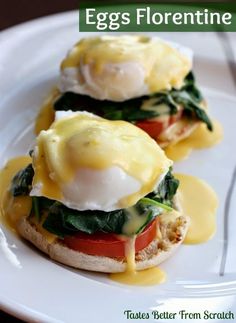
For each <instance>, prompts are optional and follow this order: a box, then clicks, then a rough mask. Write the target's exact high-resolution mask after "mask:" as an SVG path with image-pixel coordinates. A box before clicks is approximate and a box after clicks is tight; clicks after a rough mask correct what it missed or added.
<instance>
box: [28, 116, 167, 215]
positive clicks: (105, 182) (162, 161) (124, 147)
mask: <svg viewBox="0 0 236 323" xmlns="http://www.w3.org/2000/svg"><path fill="white" fill-rule="evenodd" d="M171 165H172V161H170V160H169V159H168V158H167V157H166V156H165V154H164V152H163V150H162V149H161V148H160V147H159V146H158V145H157V144H156V142H155V141H154V140H153V139H151V138H150V137H149V136H148V135H147V134H146V133H145V132H144V131H142V130H141V129H139V128H137V127H135V126H134V125H132V124H130V123H128V122H125V121H109V120H105V119H103V118H99V117H97V116H95V115H93V114H90V113H86V112H72V111H67V112H59V113H57V115H56V121H55V122H54V123H53V124H52V126H51V127H50V129H49V130H47V131H41V133H40V135H39V136H38V137H37V144H36V147H35V149H34V153H33V167H34V171H35V175H34V179H33V187H32V190H31V193H30V195H31V196H44V197H47V198H49V199H53V200H57V201H60V202H62V203H63V204H64V205H66V206H68V207H69V208H73V209H76V210H103V211H111V210H115V209H120V208H126V207H130V206H132V205H134V204H135V203H136V202H137V201H138V200H139V199H140V198H142V197H144V196H145V195H146V194H148V193H149V192H151V191H153V190H154V189H155V188H156V186H157V185H158V183H159V182H160V180H161V179H162V178H163V175H164V174H165V173H166V172H167V171H168V169H169V167H170V166H171Z"/></svg>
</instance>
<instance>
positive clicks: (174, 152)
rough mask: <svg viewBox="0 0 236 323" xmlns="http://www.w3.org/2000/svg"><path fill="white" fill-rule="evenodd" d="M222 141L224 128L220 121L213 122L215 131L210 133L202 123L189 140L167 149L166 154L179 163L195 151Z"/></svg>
mask: <svg viewBox="0 0 236 323" xmlns="http://www.w3.org/2000/svg"><path fill="white" fill-rule="evenodd" d="M222 139H223V128H222V126H221V124H220V123H219V122H218V121H214V122H213V131H209V130H208V129H207V127H206V125H205V124H203V123H201V124H200V125H199V126H198V127H197V129H196V130H194V131H193V133H192V134H190V136H189V137H188V138H186V139H184V140H182V141H180V142H178V143H176V144H173V145H170V146H168V147H167V148H165V153H166V155H167V157H168V158H170V159H172V160H173V161H179V160H182V159H186V158H187V157H188V156H189V154H190V153H191V151H192V150H193V149H202V148H209V147H212V146H214V145H216V144H218V143H219V142H220V141H221V140H222Z"/></svg>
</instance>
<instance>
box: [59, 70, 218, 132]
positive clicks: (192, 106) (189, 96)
mask: <svg viewBox="0 0 236 323" xmlns="http://www.w3.org/2000/svg"><path fill="white" fill-rule="evenodd" d="M202 100H203V97H202V94H201V92H200V90H199V89H198V88H197V86H196V83H195V78H194V75H193V73H192V72H190V73H189V74H188V75H187V76H186V78H185V80H184V85H183V86H182V87H181V88H180V89H172V90H170V91H161V92H158V93H154V94H151V95H145V96H142V97H138V98H134V99H129V100H125V101H123V102H113V101H109V100H103V101H101V100H96V99H93V98H91V97H89V96H87V95H81V94H76V93H72V92H66V93H64V94H62V96H61V97H60V98H59V99H58V100H57V101H56V102H55V103H54V109H55V110H56V111H57V110H65V111H67V110H72V111H84V110H86V111H88V112H92V113H95V114H97V115H99V116H102V117H103V118H106V119H110V120H126V121H129V122H132V123H135V122H136V121H139V120H146V119H151V118H154V117H158V116H161V115H173V114H176V113H177V112H178V106H179V105H181V106H183V108H184V114H185V115H186V116H188V117H189V118H191V119H196V120H200V121H202V122H204V123H205V124H206V125H207V128H208V129H209V130H212V122H211V120H210V119H209V117H208V115H207V113H206V112H205V110H204V109H202V108H201V105H200V104H201V102H202ZM163 105H164V106H165V108H164V109H163Z"/></svg>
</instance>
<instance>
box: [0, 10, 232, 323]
mask: <svg viewBox="0 0 236 323" xmlns="http://www.w3.org/2000/svg"><path fill="white" fill-rule="evenodd" d="M77 18H78V17H77V13H66V14H62V15H55V16H51V17H47V18H43V19H39V20H36V21H33V22H30V23H27V24H23V25H20V26H18V27H15V28H12V29H10V30H8V31H5V32H3V33H2V34H1V35H0V48H1V51H0V73H1V85H0V98H1V101H0V156H1V157H0V166H2V165H4V163H5V162H6V161H7V159H9V158H10V157H12V156H16V155H19V154H24V153H26V152H27V151H28V150H29V148H30V146H31V145H32V143H33V140H34V135H33V131H32V128H33V126H32V125H33V122H34V118H35V116H36V114H37V112H38V109H39V107H40V104H41V102H42V100H43V98H44V97H45V95H46V94H47V92H48V91H49V90H50V88H51V87H52V86H53V85H55V83H56V80H57V76H58V66H59V63H60V61H61V59H62V58H63V57H64V55H65V53H66V51H67V50H68V48H70V47H71V45H72V44H73V43H75V42H76V41H77V40H78V38H79V37H81V36H82V34H79V32H78V24H77ZM168 36H169V37H168V38H169V39H172V40H175V41H180V42H182V43H183V44H186V45H189V46H190V47H192V48H193V49H194V50H195V53H196V66H195V70H196V74H197V76H198V79H199V83H201V85H202V86H203V87H204V92H205V95H206V97H207V99H208V101H209V105H210V114H211V115H212V116H213V118H216V119H218V120H220V121H221V122H222V124H223V126H224V129H225V137H224V141H223V142H222V143H221V144H220V145H218V146H216V147H214V148H211V149H208V150H202V151H195V152H193V153H192V155H191V157H190V158H189V159H188V160H186V161H183V162H180V163H178V164H176V166H175V170H176V171H181V172H184V173H189V174H193V175H197V176H199V177H201V178H203V179H205V180H206V181H207V182H208V183H209V184H211V185H212V186H213V187H214V188H215V190H216V192H217V194H218V196H219V199H220V207H219V210H218V213H217V223H218V231H217V234H216V235H215V237H214V238H213V239H212V240H211V241H209V242H208V243H205V244H201V245H197V246H181V248H180V249H179V251H178V252H177V253H176V255H175V256H174V257H172V258H171V259H170V260H168V261H166V262H165V263H164V264H163V265H161V268H163V269H164V270H165V271H166V272H167V274H168V281H167V283H166V284H163V285H159V286H154V287H142V288H141V287H130V286H125V285H119V284H116V283H113V282H111V281H110V280H109V279H108V278H107V277H106V276H105V275H97V274H92V273H86V272H82V271H77V270H73V269H70V268H67V267H65V266H61V265H59V264H56V263H54V262H52V261H50V260H49V259H48V258H47V257H45V256H44V255H42V254H41V253H39V252H38V251H36V250H35V249H33V248H31V247H30V246H29V245H28V244H27V243H25V242H24V241H20V240H19V239H18V238H16V237H15V236H13V235H12V234H11V233H10V232H8V231H7V229H5V228H4V227H2V231H0V237H1V239H2V235H3V234H4V235H5V237H6V239H7V243H8V245H9V248H10V250H11V251H12V252H14V254H15V256H16V257H17V260H18V262H19V263H16V261H15V263H13V262H12V261H10V260H9V258H7V257H6V255H5V254H4V252H2V251H1V254H0V270H1V275H0V304H1V306H2V308H3V309H5V310H7V311H8V312H10V313H13V314H14V315H17V316H18V317H21V318H25V319H28V320H38V321H41V322H42V321H43V322H69V323H73V322H88V323H90V322H98V323H99V322H102V323H106V322H113V323H118V322H119V323H121V322H126V321H127V320H126V318H125V316H124V311H125V310H128V309H131V310H136V311H141V312H150V311H152V310H153V309H157V310H159V311H167V310H168V311H170V312H178V311H179V310H181V309H185V310H186V311H192V312H202V311H204V310H209V311H213V312H215V311H217V312H219V311H223V310H224V311H226V310H229V309H231V310H233V309H235V307H236V301H235V294H236V253H235V248H236V235H235V234H234V228H235V227H236V218H235V216H234V215H235V212H236V202H235V201H236V199H235V198H236V192H235V191H234V192H233V193H232V196H231V204H230V209H229V213H228V214H226V212H225V209H226V206H225V203H226V196H227V192H228V190H229V186H230V182H231V178H232V174H233V169H234V166H235V164H236V154H235V150H236V141H235V139H236V127H235V120H236V107H235V105H236V99H235V97H233V95H232V94H233V93H235V87H234V84H233V81H232V78H231V74H230V71H229V69H228V65H227V62H226V60H225V56H224V51H223V49H222V46H221V42H220V41H219V39H218V38H217V35H216V34H213V33H212V34H208V33H206V34H201V33H186V34H185V33H172V34H169V35H168ZM227 220H228V227H227ZM227 228H228V240H227V242H228V245H226V244H225V242H226V241H225V240H224V238H225V230H226V229H227ZM225 246H228V249H227V251H228V252H227V254H226V259H225V260H226V263H225V268H224V275H223V276H221V275H220V271H221V270H222V269H223V267H222V264H223V265H224V263H222V255H223V249H224V247H225ZM15 260H16V259H15ZM223 260H224V259H223ZM147 321H148V322H152V321H153V320H152V319H151V318H150V319H149V320H147ZM213 321H214V320H212V322H213ZM165 322H167V321H166V320H165ZM228 322H230V320H229V321H228Z"/></svg>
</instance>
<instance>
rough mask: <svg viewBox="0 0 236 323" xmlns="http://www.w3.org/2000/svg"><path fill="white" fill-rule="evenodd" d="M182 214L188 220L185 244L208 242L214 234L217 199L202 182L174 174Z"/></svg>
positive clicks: (212, 191)
mask: <svg viewBox="0 0 236 323" xmlns="http://www.w3.org/2000/svg"><path fill="white" fill-rule="evenodd" d="M175 177H176V178H177V179H179V181H180V186H179V189H178V192H179V199H180V201H179V202H180V205H181V207H182V211H183V214H185V215H187V216H188V217H189V218H190V227H189V229H188V232H187V235H186V237H185V240H184V243H185V244H198V243H203V242H206V241H208V240H209V239H211V238H212V237H213V235H214V234H215V232H216V211H217V207H218V198H217V195H216V193H215V192H214V190H213V189H212V188H211V187H210V186H209V185H208V184H207V183H206V182H204V181H203V180H201V179H199V178H197V177H194V176H191V175H185V174H175Z"/></svg>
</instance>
